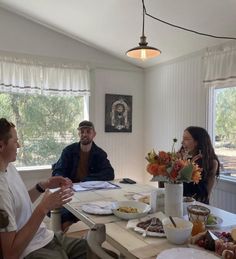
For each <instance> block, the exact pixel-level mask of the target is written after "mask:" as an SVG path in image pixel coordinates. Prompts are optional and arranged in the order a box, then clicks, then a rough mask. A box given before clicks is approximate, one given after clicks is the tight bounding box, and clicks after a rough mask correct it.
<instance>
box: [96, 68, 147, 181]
mask: <svg viewBox="0 0 236 259" xmlns="http://www.w3.org/2000/svg"><path fill="white" fill-rule="evenodd" d="M95 84H96V85H95V92H94V96H96V100H95V102H94V113H93V114H95V118H94V121H95V124H96V125H98V126H96V128H97V131H98V136H97V137H96V139H97V143H99V144H102V146H103V147H104V148H105V149H106V150H107V151H108V153H109V156H110V158H111V162H112V165H113V166H114V168H115V172H116V175H119V176H120V177H130V178H133V179H136V180H137V181H142V180H143V177H144V175H145V174H144V173H143V163H144V158H143V130H144V126H143V110H144V107H143V93H144V89H145V88H144V84H143V74H142V73H137V72H127V71H117V70H110V71H107V70H104V69H96V71H95ZM105 93H112V94H125V95H132V96H133V100H132V101H133V113H132V117H133V124H132V133H106V132H104V119H105V113H104V111H105V105H104V103H105Z"/></svg>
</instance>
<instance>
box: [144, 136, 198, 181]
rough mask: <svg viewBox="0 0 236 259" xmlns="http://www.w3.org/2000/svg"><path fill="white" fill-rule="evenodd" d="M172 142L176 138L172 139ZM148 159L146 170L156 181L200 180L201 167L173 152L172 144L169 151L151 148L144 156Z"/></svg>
mask: <svg viewBox="0 0 236 259" xmlns="http://www.w3.org/2000/svg"><path fill="white" fill-rule="evenodd" d="M173 141H174V143H175V142H176V140H175V139H174V140H173ZM145 158H146V160H147V161H148V165H147V168H146V170H147V171H148V173H150V174H151V175H153V179H154V180H156V181H165V182H170V183H179V182H187V183H189V182H194V183H196V184H197V183H199V181H200V180H201V171H202V169H201V168H199V167H198V165H197V164H195V163H194V162H191V161H190V160H183V159H181V158H179V157H178V155H177V154H176V153H175V152H174V148H173V146H172V151H171V152H165V151H159V152H158V153H156V152H155V150H154V149H153V150H152V151H150V152H149V153H148V154H147V156H146V157H145Z"/></svg>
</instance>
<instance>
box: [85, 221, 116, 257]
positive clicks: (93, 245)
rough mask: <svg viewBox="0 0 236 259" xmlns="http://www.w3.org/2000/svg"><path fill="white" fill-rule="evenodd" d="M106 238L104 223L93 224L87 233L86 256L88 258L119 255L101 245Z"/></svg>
mask: <svg viewBox="0 0 236 259" xmlns="http://www.w3.org/2000/svg"><path fill="white" fill-rule="evenodd" d="M105 240H106V227H105V225H104V224H95V225H94V226H93V227H92V228H91V229H90V230H89V232H88V234H87V242H88V258H90V259H114V258H117V259H118V258H119V256H118V255H117V254H116V253H114V252H113V251H110V250H107V249H105V248H103V247H102V244H103V242H104V241H105Z"/></svg>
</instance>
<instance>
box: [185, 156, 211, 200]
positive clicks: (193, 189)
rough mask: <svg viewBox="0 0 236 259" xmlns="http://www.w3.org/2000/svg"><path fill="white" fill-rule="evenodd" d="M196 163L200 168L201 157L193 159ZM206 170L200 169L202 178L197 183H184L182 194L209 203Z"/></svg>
mask: <svg viewBox="0 0 236 259" xmlns="http://www.w3.org/2000/svg"><path fill="white" fill-rule="evenodd" d="M195 163H196V164H198V166H199V167H200V168H201V167H202V159H198V160H196V161H195ZM206 174H207V172H205V171H204V170H203V171H202V173H201V175H202V179H201V180H200V181H199V183H198V184H194V183H193V182H191V183H184V196H194V198H195V199H196V200H197V201H200V202H203V203H206V204H209V198H208V197H209V195H208V189H207V185H208V182H207V181H208V180H207V179H208V177H207V175H206Z"/></svg>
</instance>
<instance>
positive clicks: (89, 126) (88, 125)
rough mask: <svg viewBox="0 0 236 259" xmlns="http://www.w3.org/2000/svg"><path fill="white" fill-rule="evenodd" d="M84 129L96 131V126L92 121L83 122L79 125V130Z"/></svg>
mask: <svg viewBox="0 0 236 259" xmlns="http://www.w3.org/2000/svg"><path fill="white" fill-rule="evenodd" d="M82 128H90V129H94V125H93V123H92V122H91V121H81V122H80V124H79V127H78V130H80V129H82Z"/></svg>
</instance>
